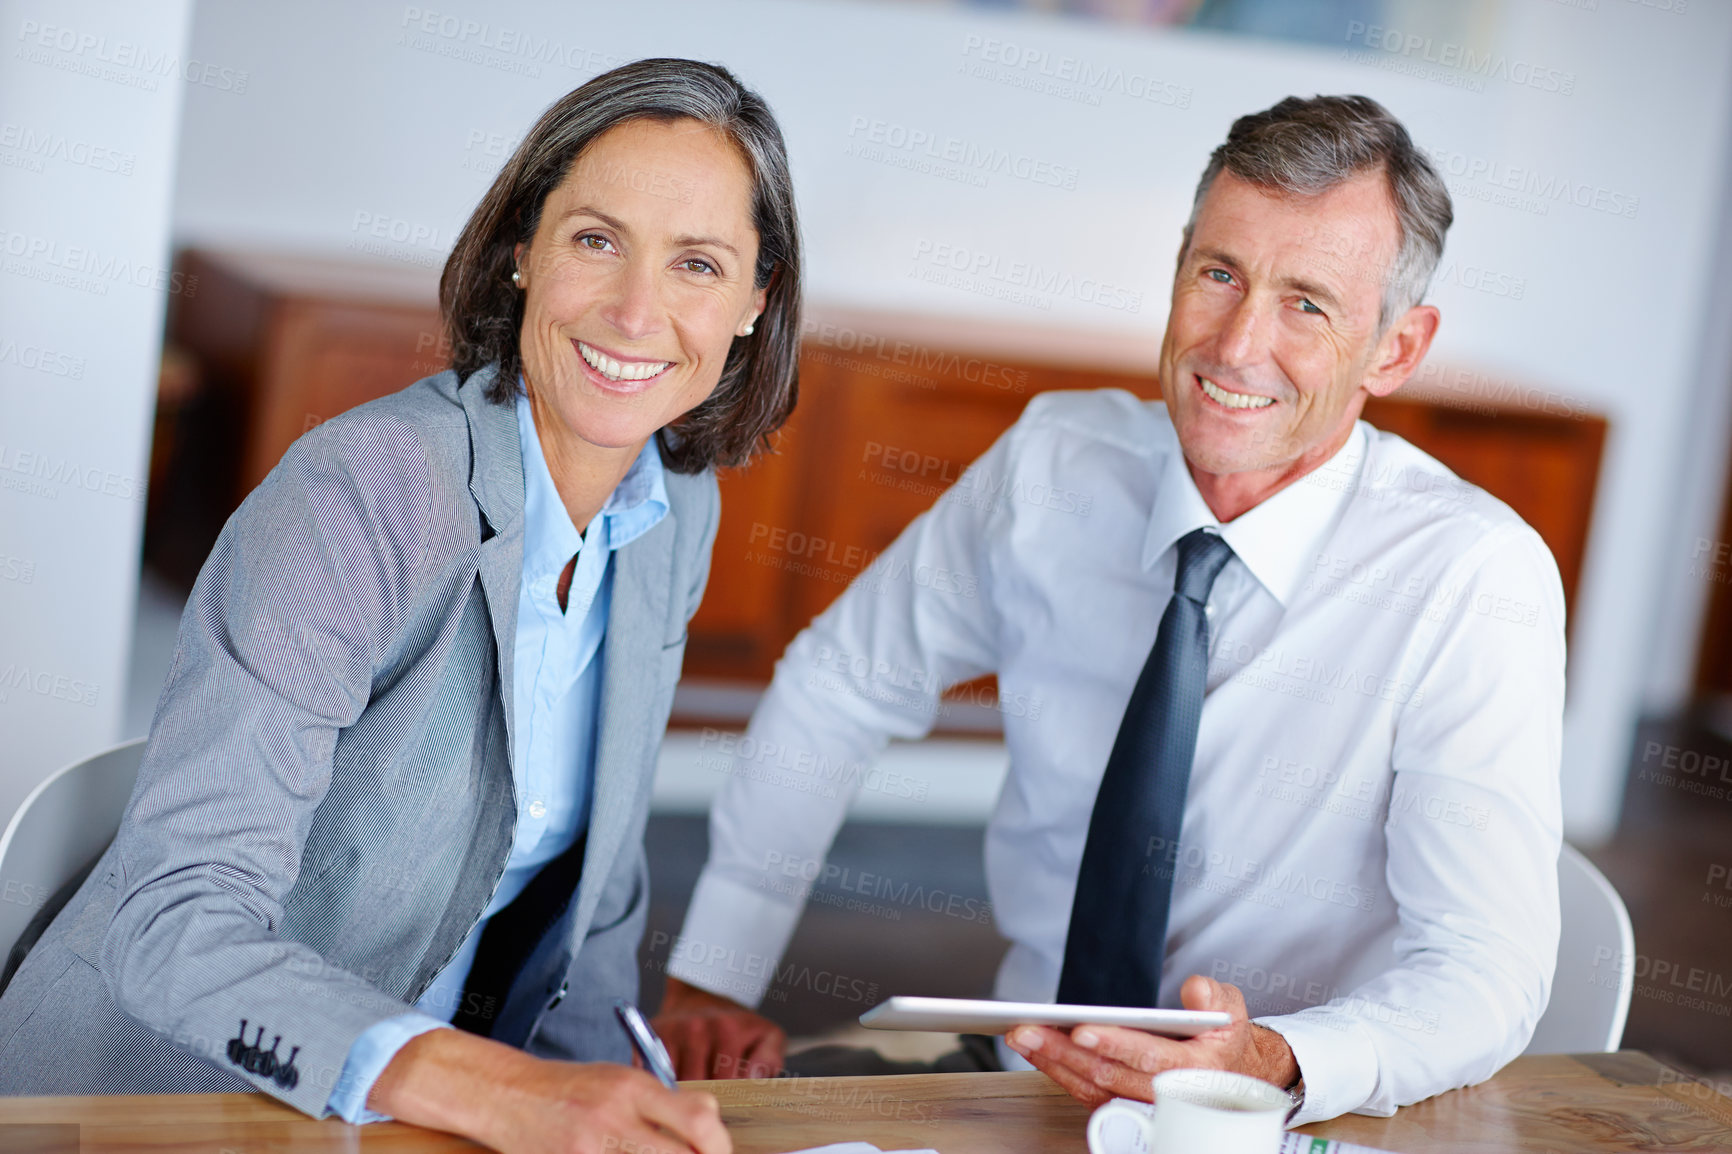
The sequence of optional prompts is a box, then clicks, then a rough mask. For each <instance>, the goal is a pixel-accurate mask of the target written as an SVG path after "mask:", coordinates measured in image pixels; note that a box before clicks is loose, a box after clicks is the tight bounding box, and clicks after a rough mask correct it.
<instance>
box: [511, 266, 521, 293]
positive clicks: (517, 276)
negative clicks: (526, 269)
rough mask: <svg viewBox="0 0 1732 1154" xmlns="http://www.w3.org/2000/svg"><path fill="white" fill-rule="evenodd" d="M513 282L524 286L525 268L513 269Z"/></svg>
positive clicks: (518, 285) (519, 286)
mask: <svg viewBox="0 0 1732 1154" xmlns="http://www.w3.org/2000/svg"><path fill="white" fill-rule="evenodd" d="M511 283H512V284H514V285H516V286H517V287H518V288H522V287H523V270H522V269H518V268H514V269H512V270H511Z"/></svg>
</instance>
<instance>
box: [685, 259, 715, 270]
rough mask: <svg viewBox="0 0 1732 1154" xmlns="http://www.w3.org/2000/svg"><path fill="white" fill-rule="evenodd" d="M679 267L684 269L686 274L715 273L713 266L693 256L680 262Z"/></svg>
mask: <svg viewBox="0 0 1732 1154" xmlns="http://www.w3.org/2000/svg"><path fill="white" fill-rule="evenodd" d="M680 267H681V268H683V269H685V270H686V271H687V272H701V273H714V272H715V271H716V266H715V265H713V264H711V263H710V262H709V261H707V260H701V259H699V258H698V257H695V256H694V257H691V258H690V259H687V260H682V261H681V262H680Z"/></svg>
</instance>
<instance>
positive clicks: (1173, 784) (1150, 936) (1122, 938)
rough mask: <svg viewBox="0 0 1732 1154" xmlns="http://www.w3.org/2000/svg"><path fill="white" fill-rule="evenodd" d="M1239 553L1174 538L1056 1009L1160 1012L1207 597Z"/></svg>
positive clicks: (1198, 709) (1107, 783)
mask: <svg viewBox="0 0 1732 1154" xmlns="http://www.w3.org/2000/svg"><path fill="white" fill-rule="evenodd" d="M1232 555H1233V550H1232V547H1231V546H1229V545H1228V544H1227V543H1226V542H1225V541H1223V540H1221V538H1220V537H1219V536H1217V535H1216V534H1214V533H1212V532H1210V531H1209V530H1206V529H1196V530H1193V531H1192V532H1190V533H1187V534H1186V535H1185V536H1184V537H1182V538H1180V539H1179V566H1178V570H1177V572H1176V574H1175V575H1174V577H1173V596H1172V599H1171V600H1170V601H1168V602H1167V610H1166V612H1165V613H1163V614H1162V615H1161V625H1160V629H1159V630H1157V631H1156V633H1155V647H1154V648H1153V649H1151V650H1150V651H1149V659H1148V661H1146V662H1144V663H1143V672H1142V674H1141V675H1140V676H1139V677H1138V678H1137V684H1136V687H1135V688H1134V689H1132V690H1131V700H1130V704H1129V705H1127V706H1125V716H1124V720H1123V721H1122V722H1120V723H1119V735H1118V737H1117V739H1116V740H1114V742H1113V751H1112V753H1111V755H1110V756H1108V758H1107V768H1106V773H1105V774H1103V775H1102V776H1101V785H1100V792H1098V793H1097V794H1095V807H1094V813H1093V815H1092V816H1091V817H1090V818H1089V832H1088V841H1087V842H1085V843H1084V845H1083V856H1082V868H1081V869H1080V870H1079V871H1078V872H1077V882H1076V898H1075V900H1074V901H1073V903H1072V905H1071V913H1070V932H1069V934H1068V935H1067V936H1066V938H1065V944H1064V969H1063V970H1061V971H1060V973H1059V980H1058V1000H1059V1001H1060V1002H1067V1003H1076V1004H1082V1005H1092V1006H1151V1007H1152V1006H1154V1005H1155V1001H1156V998H1158V997H1159V995H1160V990H1161V961H1162V959H1163V958H1164V957H1165V955H1166V941H1167V910H1168V906H1169V905H1170V904H1171V902H1172V897H1173V872H1174V864H1175V862H1176V852H1177V845H1178V840H1179V825H1180V823H1181V822H1182V821H1183V819H1184V816H1185V794H1186V792H1187V791H1188V790H1189V788H1190V784H1191V761H1192V759H1193V758H1194V757H1195V756H1196V752H1197V722H1198V720H1199V719H1200V718H1201V717H1202V714H1203V690H1204V687H1205V684H1206V682H1207V678H1208V672H1209V621H1208V618H1207V617H1206V616H1205V607H1206V606H1207V605H1208V602H1209V590H1210V588H1211V587H1213V585H1214V584H1215V578H1216V577H1218V576H1220V573H1221V569H1222V568H1223V567H1224V566H1225V565H1226V564H1227V559H1228V558H1230V557H1231V556H1232Z"/></svg>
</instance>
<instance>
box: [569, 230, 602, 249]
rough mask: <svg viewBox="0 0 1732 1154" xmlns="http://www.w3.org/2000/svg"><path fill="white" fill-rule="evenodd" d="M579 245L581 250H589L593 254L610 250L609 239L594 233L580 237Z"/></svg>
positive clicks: (578, 239)
mask: <svg viewBox="0 0 1732 1154" xmlns="http://www.w3.org/2000/svg"><path fill="white" fill-rule="evenodd" d="M577 244H578V247H579V248H587V249H589V250H590V251H591V252H606V251H607V249H608V243H607V237H605V236H600V235H597V234H596V233H593V232H589V233H585V234H583V235H582V236H580V237H578V238H577Z"/></svg>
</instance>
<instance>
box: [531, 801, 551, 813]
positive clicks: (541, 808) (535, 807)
mask: <svg viewBox="0 0 1732 1154" xmlns="http://www.w3.org/2000/svg"><path fill="white" fill-rule="evenodd" d="M529 816H530V817H546V816H547V806H546V804H545V803H543V802H539V801H532V802H530V803H529Z"/></svg>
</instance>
